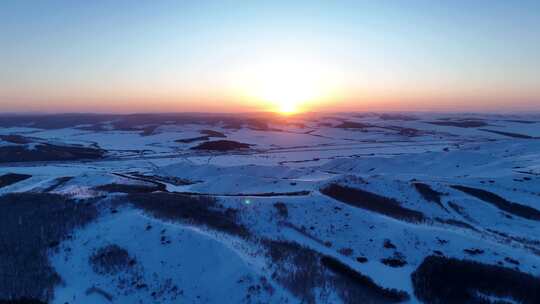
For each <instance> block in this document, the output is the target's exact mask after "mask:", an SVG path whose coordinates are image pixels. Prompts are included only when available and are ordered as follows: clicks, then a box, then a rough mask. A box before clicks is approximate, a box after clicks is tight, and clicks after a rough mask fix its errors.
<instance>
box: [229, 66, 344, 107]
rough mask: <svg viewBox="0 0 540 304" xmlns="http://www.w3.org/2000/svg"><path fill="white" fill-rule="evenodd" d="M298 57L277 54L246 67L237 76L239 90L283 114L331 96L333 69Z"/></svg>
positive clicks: (250, 99) (263, 105) (253, 99)
mask: <svg viewBox="0 0 540 304" xmlns="http://www.w3.org/2000/svg"><path fill="white" fill-rule="evenodd" d="M297 57H299V58H298V59H297V58H294V60H293V59H290V58H275V57H274V58H272V59H271V60H260V62H264V63H259V64H255V65H251V66H249V67H247V68H246V69H245V70H243V71H242V72H241V74H240V75H239V76H237V77H236V80H237V81H238V82H240V84H239V86H240V88H239V90H240V94H242V95H243V96H245V97H246V98H247V100H249V101H250V102H253V101H254V102H257V103H259V104H261V106H262V107H263V108H264V109H266V110H269V111H273V112H278V113H281V114H284V115H290V114H296V113H299V112H303V111H307V110H308V109H310V108H311V107H312V106H313V105H314V104H316V103H318V102H320V101H321V100H323V99H327V98H329V97H331V95H332V91H333V89H334V88H333V85H334V84H335V81H334V80H335V79H336V77H334V79H331V73H329V72H328V70H327V69H324V68H323V66H322V65H321V64H320V63H318V62H316V61H308V60H302V58H301V56H297Z"/></svg>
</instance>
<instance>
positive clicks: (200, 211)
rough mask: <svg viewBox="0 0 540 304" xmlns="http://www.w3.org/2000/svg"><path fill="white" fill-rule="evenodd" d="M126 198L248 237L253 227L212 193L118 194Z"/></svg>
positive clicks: (160, 213)
mask: <svg viewBox="0 0 540 304" xmlns="http://www.w3.org/2000/svg"><path fill="white" fill-rule="evenodd" d="M126 199H127V201H128V202H130V203H132V204H133V205H134V206H135V207H138V208H141V209H143V210H144V211H146V212H148V213H150V214H152V215H153V216H155V217H158V218H162V219H166V220H172V221H187V222H190V223H193V224H195V225H205V226H207V227H209V228H212V229H216V230H219V231H222V232H225V233H230V234H233V235H238V236H241V237H244V238H248V237H249V236H250V232H249V230H248V229H247V228H246V227H245V226H244V225H243V224H241V223H240V221H239V218H238V210H237V209H232V208H226V209H225V208H222V207H221V206H219V205H218V204H217V201H216V200H215V199H214V198H212V197H209V196H189V195H182V194H177V193H166V192H155V193H137V194H129V195H128V196H127V198H126V197H121V198H118V200H120V201H126Z"/></svg>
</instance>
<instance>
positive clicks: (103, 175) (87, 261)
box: [0, 113, 540, 303]
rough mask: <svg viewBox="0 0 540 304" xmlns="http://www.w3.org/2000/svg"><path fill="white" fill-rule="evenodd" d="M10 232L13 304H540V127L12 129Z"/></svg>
mask: <svg viewBox="0 0 540 304" xmlns="http://www.w3.org/2000/svg"><path fill="white" fill-rule="evenodd" d="M0 222H1V223H0V225H1V226H2V227H1V229H0V303H1V302H2V300H6V301H14V300H18V301H19V303H40V302H39V301H41V302H45V303H540V115H525V114H522V115H517V114H516V115H510V114H508V115H502V114H501V115H495V114H485V115H483V114H433V113H406V114H396V113H391V114H378V113H346V114H344V113H337V114H331V115H328V114H327V115H323V114H304V115H301V116H290V117H278V116H273V115H268V114H266V115H265V114H259V115H256V114H253V115H236V116H233V115H217V114H167V115H158V114H155V115H152V114H140V115H126V116H122V115H85V114H66V115H56V116H55V115H51V116H46V115H45V116H31V115H28V116H23V115H15V116H0ZM32 301H36V302H32Z"/></svg>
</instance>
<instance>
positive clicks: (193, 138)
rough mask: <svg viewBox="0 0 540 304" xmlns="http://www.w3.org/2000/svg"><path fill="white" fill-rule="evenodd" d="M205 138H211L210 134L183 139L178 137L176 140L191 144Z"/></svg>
mask: <svg viewBox="0 0 540 304" xmlns="http://www.w3.org/2000/svg"><path fill="white" fill-rule="evenodd" d="M203 140H210V137H209V136H197V137H190V138H183V139H177V140H175V142H177V143H182V144H189V143H193V142H197V141H203Z"/></svg>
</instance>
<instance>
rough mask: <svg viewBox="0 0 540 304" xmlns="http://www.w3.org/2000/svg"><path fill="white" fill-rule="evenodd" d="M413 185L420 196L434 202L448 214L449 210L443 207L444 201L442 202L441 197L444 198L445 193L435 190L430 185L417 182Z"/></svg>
mask: <svg viewBox="0 0 540 304" xmlns="http://www.w3.org/2000/svg"><path fill="white" fill-rule="evenodd" d="M413 185H414V188H415V189H416V191H418V193H420V195H421V196H422V197H423V198H424V199H425V200H426V201H428V202H433V203H435V204H437V205H439V207H441V208H442V209H444V210H445V211H446V212H448V209H446V207H444V206H443V204H442V201H441V197H442V196H443V193H441V192H439V191H435V190H433V189H432V188H431V187H430V186H429V185H428V184H424V183H418V182H417V183H414V184H413Z"/></svg>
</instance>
